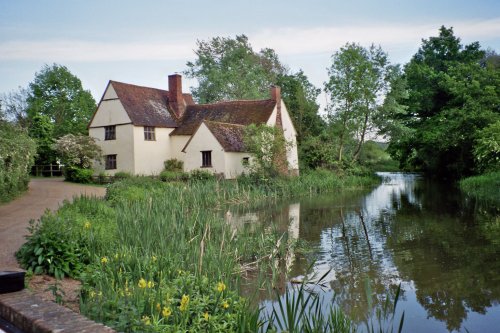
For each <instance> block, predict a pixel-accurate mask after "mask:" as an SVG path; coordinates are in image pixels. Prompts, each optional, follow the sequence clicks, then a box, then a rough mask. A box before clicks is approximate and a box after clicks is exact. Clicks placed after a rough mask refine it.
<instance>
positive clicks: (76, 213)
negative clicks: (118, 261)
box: [16, 197, 115, 278]
mask: <svg viewBox="0 0 500 333" xmlns="http://www.w3.org/2000/svg"><path fill="white" fill-rule="evenodd" d="M114 214H115V213H114V211H113V210H111V209H110V208H109V207H108V206H107V205H106V204H105V203H104V202H101V201H99V200H98V199H95V198H94V199H89V198H85V197H81V198H77V199H75V200H74V201H73V203H72V204H68V203H66V204H65V205H63V207H62V208H60V209H59V211H58V212H57V213H56V214H52V213H50V212H46V213H45V214H44V215H43V216H42V217H41V218H40V220H39V221H38V222H37V223H35V222H34V221H33V220H32V221H30V228H29V229H28V230H29V232H30V235H29V236H27V237H26V238H27V242H26V243H25V244H23V246H22V247H21V248H20V249H19V251H18V252H17V253H16V257H17V259H18V261H19V263H20V264H21V266H22V267H23V268H25V269H28V270H30V271H32V272H33V273H34V274H42V273H45V274H50V275H54V276H55V277H56V278H62V277H64V276H70V277H74V278H78V277H79V274H80V273H81V272H82V270H83V268H84V266H85V265H86V264H88V263H89V260H90V257H89V254H90V253H91V252H92V251H102V248H103V247H107V246H110V245H111V244H112V242H111V239H110V234H111V233H112V232H113V229H114V227H115V225H114V223H113V222H112V221H113V219H114ZM107 243H109V244H107Z"/></svg>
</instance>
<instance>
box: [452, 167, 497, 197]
mask: <svg viewBox="0 0 500 333" xmlns="http://www.w3.org/2000/svg"><path fill="white" fill-rule="evenodd" d="M460 189H461V190H462V191H464V192H465V193H467V194H468V195H471V196H474V197H477V198H478V199H482V200H488V201H494V202H500V171H496V172H490V173H485V174H483V175H479V176H473V177H469V178H465V179H462V180H461V181H460Z"/></svg>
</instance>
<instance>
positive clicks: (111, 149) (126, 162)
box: [89, 124, 135, 175]
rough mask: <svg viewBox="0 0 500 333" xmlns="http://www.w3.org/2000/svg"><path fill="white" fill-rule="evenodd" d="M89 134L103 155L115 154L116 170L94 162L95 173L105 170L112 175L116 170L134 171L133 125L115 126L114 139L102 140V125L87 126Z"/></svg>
mask: <svg viewBox="0 0 500 333" xmlns="http://www.w3.org/2000/svg"><path fill="white" fill-rule="evenodd" d="M89 136H90V137H93V138H95V139H96V142H97V144H98V145H99V146H100V147H101V149H102V154H103V155H114V154H116V167H117V169H116V170H104V165H105V164H104V163H105V161H104V158H103V161H102V163H100V164H94V171H95V173H96V174H99V173H100V172H105V173H106V174H108V175H114V174H115V173H116V172H118V171H126V172H130V173H134V171H135V166H134V126H133V125H132V124H127V125H117V126H116V140H104V127H94V128H89Z"/></svg>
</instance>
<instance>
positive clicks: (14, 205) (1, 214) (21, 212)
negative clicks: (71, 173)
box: [0, 178, 106, 270]
mask: <svg viewBox="0 0 500 333" xmlns="http://www.w3.org/2000/svg"><path fill="white" fill-rule="evenodd" d="M105 193H106V189H105V188H104V187H96V186H86V185H77V184H72V183H67V182H64V181H63V179H62V178H36V179H32V180H31V182H30V184H29V190H28V192H27V193H25V194H24V195H23V196H22V197H20V198H18V199H16V200H14V201H12V202H9V203H7V204H3V205H0V270H17V269H19V265H18V264H17V261H16V258H15V257H14V253H15V252H16V251H17V250H18V249H19V248H20V247H21V245H22V244H23V243H24V242H25V241H26V240H25V238H24V236H25V235H26V234H27V233H28V231H27V230H26V228H27V227H28V226H29V220H30V219H35V220H36V219H38V218H40V216H41V215H42V214H43V213H44V212H45V210H46V209H50V210H57V208H58V207H59V206H60V205H61V204H62V202H63V201H64V200H72V199H73V197H74V196H80V195H82V194H84V195H88V196H92V195H94V196H104V194H105Z"/></svg>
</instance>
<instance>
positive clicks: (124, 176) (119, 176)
mask: <svg viewBox="0 0 500 333" xmlns="http://www.w3.org/2000/svg"><path fill="white" fill-rule="evenodd" d="M129 178H132V174H131V173H130V172H126V171H119V172H117V173H115V180H122V179H129Z"/></svg>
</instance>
